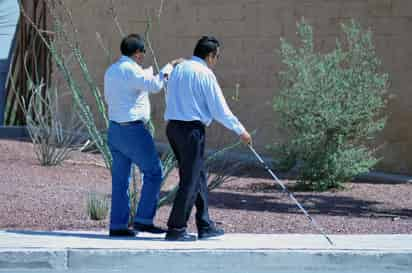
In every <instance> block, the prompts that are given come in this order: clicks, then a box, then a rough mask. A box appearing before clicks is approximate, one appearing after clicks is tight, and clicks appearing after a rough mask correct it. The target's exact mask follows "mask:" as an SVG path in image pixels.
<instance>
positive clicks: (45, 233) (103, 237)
mask: <svg viewBox="0 0 412 273" xmlns="http://www.w3.org/2000/svg"><path fill="white" fill-rule="evenodd" d="M5 232H7V233H15V234H20V235H35V236H56V237H77V238H85V239H100V240H111V241H124V240H127V241H165V239H164V237H160V236H159V237H152V236H150V237H149V236H146V237H145V236H139V235H138V236H136V237H110V236H109V235H108V234H107V233H91V232H74V231H40V230H5Z"/></svg>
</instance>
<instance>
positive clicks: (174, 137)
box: [164, 36, 251, 241]
mask: <svg viewBox="0 0 412 273" xmlns="http://www.w3.org/2000/svg"><path fill="white" fill-rule="evenodd" d="M219 54H220V53H219V42H218V41H217V40H216V39H215V38H214V37H207V36H204V37H202V38H201V39H200V40H199V41H198V42H197V45H196V47H195V50H194V56H193V57H192V58H191V59H190V60H187V61H184V62H182V63H181V64H179V65H178V66H176V67H175V69H174V70H173V72H172V73H171V75H170V79H169V81H168V91H167V93H166V111H165V115H164V117H165V120H167V121H168V125H167V129H166V134H167V137H168V140H169V142H170V145H171V147H172V149H173V152H174V154H175V156H176V159H177V161H178V164H179V176H180V182H179V190H178V192H177V195H176V198H175V200H174V204H173V208H172V211H171V213H170V217H169V220H168V223H167V225H168V228H169V229H168V231H167V234H166V240H170V241H193V240H196V237H195V236H193V235H190V234H188V233H187V232H186V227H187V221H188V219H189V216H190V212H191V210H192V208H193V206H194V205H196V225H197V229H198V238H199V239H206V238H210V237H215V236H220V235H223V233H224V231H223V230H222V229H220V228H217V227H216V226H215V224H214V223H213V222H212V221H211V220H210V218H209V212H208V200H207V199H208V189H207V181H206V173H205V168H204V159H203V157H204V146H205V126H208V125H210V123H211V122H212V120H217V121H218V122H220V123H221V124H222V125H224V126H225V127H226V128H228V129H230V130H232V131H234V132H235V133H236V134H237V135H239V137H240V139H241V141H242V142H244V143H246V144H250V143H251V137H250V135H249V133H248V132H247V131H246V130H245V128H244V127H243V125H242V124H241V123H240V122H239V120H238V119H237V118H236V117H235V116H234V115H233V114H232V112H231V111H230V109H229V107H228V105H227V103H226V100H225V98H224V97H223V94H222V90H221V89H220V86H219V84H218V82H217V80H216V76H215V75H214V73H213V71H212V70H211V68H213V67H214V66H215V65H216V64H217V61H218V59H219Z"/></svg>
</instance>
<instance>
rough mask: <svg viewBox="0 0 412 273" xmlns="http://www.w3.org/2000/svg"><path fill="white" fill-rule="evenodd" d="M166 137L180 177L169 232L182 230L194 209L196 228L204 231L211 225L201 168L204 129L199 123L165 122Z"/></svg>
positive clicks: (203, 167)
mask: <svg viewBox="0 0 412 273" xmlns="http://www.w3.org/2000/svg"><path fill="white" fill-rule="evenodd" d="M166 134H167V138H168V140H169V143H170V145H171V147H172V149H173V152H174V154H175V156H176V159H177V162H178V167H179V177H180V181H179V190H178V192H177V195H176V198H175V200H174V203H173V208H172V211H171V213H170V217H169V221H168V223H167V225H168V227H169V229H179V230H181V229H185V228H186V227H187V221H188V220H189V217H190V213H191V211H192V208H193V206H194V205H196V225H197V227H198V228H205V227H208V226H209V225H210V224H211V221H210V219H209V212H208V189H207V177H206V171H205V166H204V151H205V127H204V125H203V124H202V123H201V122H200V121H190V122H187V121H169V123H168V125H167V128H166Z"/></svg>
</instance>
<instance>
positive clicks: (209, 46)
mask: <svg viewBox="0 0 412 273" xmlns="http://www.w3.org/2000/svg"><path fill="white" fill-rule="evenodd" d="M219 46H220V43H219V41H218V40H217V39H216V38H215V37H213V36H203V37H202V38H200V40H199V41H197V44H196V47H195V50H194V52H193V55H194V56H196V57H199V58H202V59H205V58H206V57H207V56H208V55H209V54H210V53H213V54H214V55H216V53H217V48H218V47H219Z"/></svg>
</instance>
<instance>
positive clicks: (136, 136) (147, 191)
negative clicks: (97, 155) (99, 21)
mask: <svg viewBox="0 0 412 273" xmlns="http://www.w3.org/2000/svg"><path fill="white" fill-rule="evenodd" d="M120 49H121V52H122V56H121V57H120V59H119V60H118V61H117V62H116V63H114V64H112V65H111V66H110V67H109V68H108V69H107V71H106V73H105V75H104V95H105V100H106V102H107V105H108V110H109V120H110V124H109V130H108V145H109V148H110V152H111V154H112V158H113V162H112V170H111V171H112V204H111V214H110V232H109V234H110V236H135V235H136V233H135V231H133V230H130V229H128V220H129V212H130V207H129V195H128V189H129V176H130V168H131V164H132V163H135V164H136V165H137V166H138V167H139V169H140V171H141V173H142V174H143V187H142V190H141V196H140V201H139V205H138V208H137V212H136V217H135V219H134V229H135V230H136V231H145V232H151V233H164V232H165V230H163V229H161V228H159V227H156V226H154V225H153V218H154V216H155V213H156V208H157V202H158V199H159V191H160V185H161V181H162V168H161V162H160V160H159V157H158V154H157V151H156V148H155V145H154V142H153V138H152V136H151V135H150V133H149V131H148V130H147V129H146V126H145V123H146V122H147V121H148V120H149V119H150V103H149V93H156V92H159V91H160V90H161V89H162V88H163V87H164V78H165V74H167V73H170V72H171V70H172V66H171V65H170V64H168V65H166V66H165V67H164V68H163V69H162V71H161V72H160V73H159V75H156V76H155V75H153V72H152V71H150V70H143V69H142V67H141V64H142V62H143V58H144V54H145V48H144V41H143V39H142V37H140V35H138V34H131V35H129V36H127V37H125V38H124V39H123V40H122V43H121V46H120Z"/></svg>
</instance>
